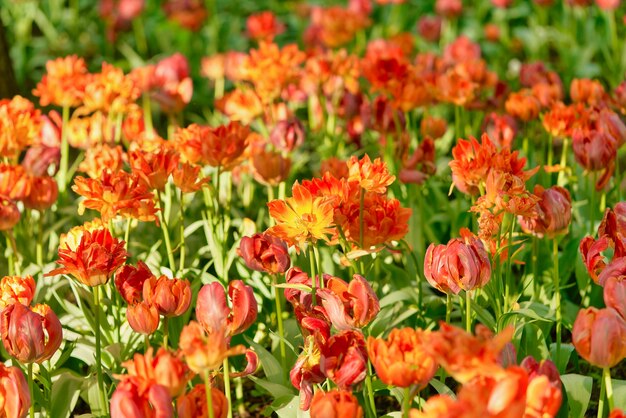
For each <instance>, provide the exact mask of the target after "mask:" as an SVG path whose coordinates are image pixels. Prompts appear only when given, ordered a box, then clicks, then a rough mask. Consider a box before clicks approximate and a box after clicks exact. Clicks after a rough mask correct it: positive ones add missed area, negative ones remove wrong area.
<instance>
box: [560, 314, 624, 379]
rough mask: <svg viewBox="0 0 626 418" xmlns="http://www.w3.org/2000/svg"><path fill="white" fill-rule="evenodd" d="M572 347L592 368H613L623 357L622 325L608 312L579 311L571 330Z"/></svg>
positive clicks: (620, 321)
mask: <svg viewBox="0 0 626 418" xmlns="http://www.w3.org/2000/svg"><path fill="white" fill-rule="evenodd" d="M572 343H573V344H574V347H575V348H576V351H577V352H578V354H580V356H581V357H583V358H584V359H585V360H587V361H588V362H589V363H591V364H593V365H594V366H598V367H602V368H610V367H613V366H615V365H616V364H617V363H619V362H620V361H622V360H623V359H624V357H626V322H625V321H624V319H622V318H621V317H620V315H619V313H618V311H616V310H615V309H612V308H605V309H597V308H593V307H592V308H587V309H581V310H580V311H579V312H578V316H577V317H576V321H575V322H574V327H573V329H572Z"/></svg>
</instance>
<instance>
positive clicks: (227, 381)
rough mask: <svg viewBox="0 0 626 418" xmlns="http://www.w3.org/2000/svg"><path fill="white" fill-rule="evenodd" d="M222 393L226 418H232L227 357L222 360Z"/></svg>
mask: <svg viewBox="0 0 626 418" xmlns="http://www.w3.org/2000/svg"><path fill="white" fill-rule="evenodd" d="M224 392H225V393H226V400H227V401H228V415H227V417H228V418H233V402H232V399H231V394H230V363H229V362H228V357H226V358H225V359H224Z"/></svg>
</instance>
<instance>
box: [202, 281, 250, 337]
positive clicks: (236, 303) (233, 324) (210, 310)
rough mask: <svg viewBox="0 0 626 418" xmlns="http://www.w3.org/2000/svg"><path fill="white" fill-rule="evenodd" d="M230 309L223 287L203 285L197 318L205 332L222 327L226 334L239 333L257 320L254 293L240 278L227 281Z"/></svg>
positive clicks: (216, 284)
mask: <svg viewBox="0 0 626 418" xmlns="http://www.w3.org/2000/svg"><path fill="white" fill-rule="evenodd" d="M228 296H229V297H230V300H231V302H232V308H231V309H229V308H228V305H227V303H226V294H225V292H224V288H223V287H222V285H221V284H220V283H218V282H213V283H210V284H207V285H204V286H202V289H200V292H199V293H198V301H197V303H196V317H197V319H198V322H200V324H202V326H203V327H204V329H205V330H206V331H207V332H208V333H211V332H216V331H218V330H221V329H224V330H225V332H226V334H227V335H237V334H241V333H242V332H244V331H245V330H247V329H248V328H249V327H250V325H252V324H253V323H254V321H256V317H257V313H258V307H257V302H256V299H254V292H253V291H252V288H251V287H250V286H246V285H244V284H243V282H242V281H241V280H233V281H231V282H230V283H229V284H228Z"/></svg>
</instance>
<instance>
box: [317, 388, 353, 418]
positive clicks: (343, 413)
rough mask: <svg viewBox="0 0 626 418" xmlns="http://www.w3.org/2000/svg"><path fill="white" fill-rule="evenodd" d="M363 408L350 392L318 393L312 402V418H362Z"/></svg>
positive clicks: (332, 391)
mask: <svg viewBox="0 0 626 418" xmlns="http://www.w3.org/2000/svg"><path fill="white" fill-rule="evenodd" d="M362 417H363V408H361V405H359V401H358V400H357V399H356V398H355V396H354V395H353V394H352V393H351V392H348V391H344V390H337V389H333V390H331V391H329V392H323V391H321V390H319V391H317V392H316V393H315V395H314V396H313V401H312V402H311V418H362Z"/></svg>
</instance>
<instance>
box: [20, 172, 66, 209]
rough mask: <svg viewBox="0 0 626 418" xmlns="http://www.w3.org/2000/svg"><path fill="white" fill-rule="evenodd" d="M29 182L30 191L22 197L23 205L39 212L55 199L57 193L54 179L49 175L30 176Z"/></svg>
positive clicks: (49, 205) (48, 206)
mask: <svg viewBox="0 0 626 418" xmlns="http://www.w3.org/2000/svg"><path fill="white" fill-rule="evenodd" d="M30 182H31V188H30V193H29V194H28V196H26V197H25V198H24V206H26V207H27V208H28V209H37V210H38V211H40V212H42V211H44V210H46V209H49V208H50V207H51V206H52V205H53V204H54V203H55V202H56V201H57V197H58V195H59V187H58V185H57V182H56V180H55V179H53V178H52V177H50V176H41V177H31V179H30Z"/></svg>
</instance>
